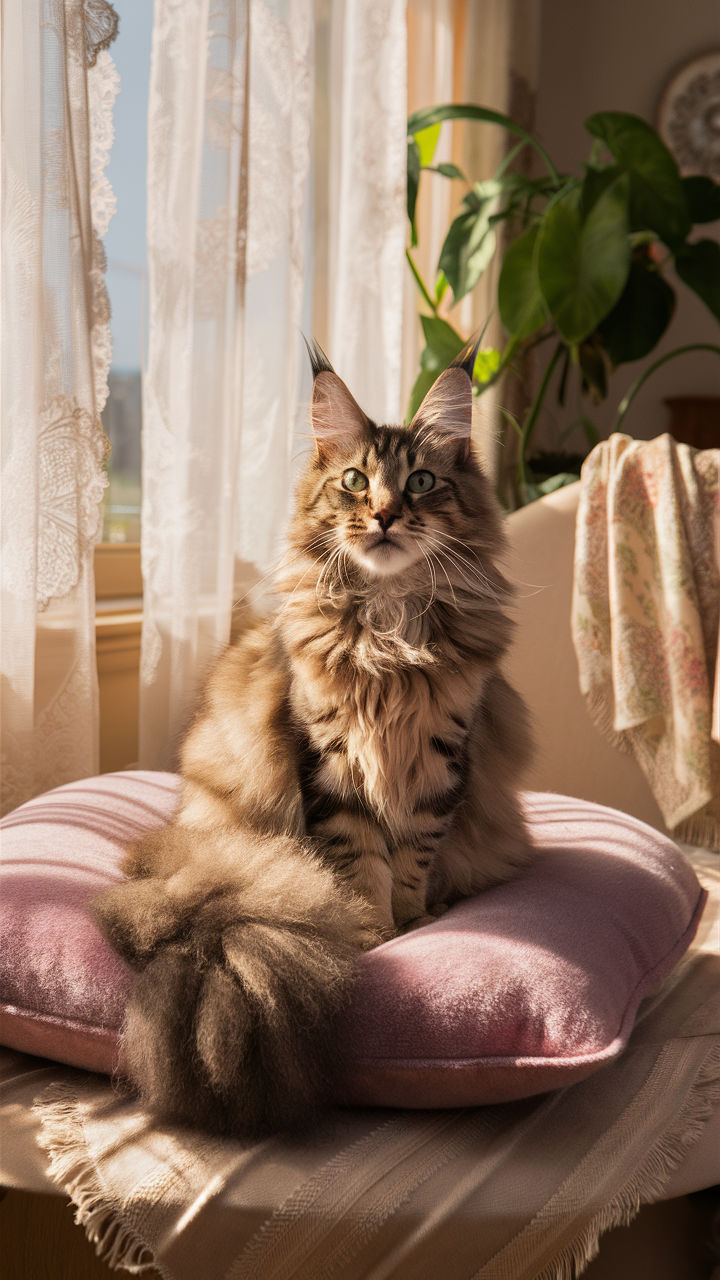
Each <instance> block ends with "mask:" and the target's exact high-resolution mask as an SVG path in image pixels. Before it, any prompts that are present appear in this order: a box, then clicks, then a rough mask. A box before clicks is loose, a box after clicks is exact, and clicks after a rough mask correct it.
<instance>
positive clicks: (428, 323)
mask: <svg viewBox="0 0 720 1280" xmlns="http://www.w3.org/2000/svg"><path fill="white" fill-rule="evenodd" d="M420 323H421V325H422V327H423V333H424V335H425V342H426V343H427V346H426V348H425V350H424V351H423V353H422V356H421V357H420V363H421V365H422V367H423V369H434V370H435V373H436V374H438V373H442V371H443V369H447V367H448V365H449V364H451V363H452V361H453V360H454V359H455V357H456V356H457V355H459V354H460V352H461V351H462V349H463V347H464V346H465V339H464V338H463V337H461V336H460V334H459V333H458V332H457V330H456V329H453V327H452V325H451V324H448V322H447V320H442V319H441V318H440V316H421V317H420Z"/></svg>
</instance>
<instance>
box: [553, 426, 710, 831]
mask: <svg viewBox="0 0 720 1280" xmlns="http://www.w3.org/2000/svg"><path fill="white" fill-rule="evenodd" d="M719 516H720V449H706V450H703V451H698V450H695V449H691V448H690V447H689V446H687V445H682V444H677V443H676V442H675V441H674V440H673V439H672V437H671V436H669V435H663V436H659V437H658V438H657V439H656V440H650V441H647V442H644V441H633V440H631V439H630V438H629V437H628V436H624V435H614V436H612V437H611V438H610V440H608V441H607V442H606V443H603V444H600V445H598V446H597V448H595V449H594V450H593V452H592V453H591V454H590V456H589V458H588V459H587V461H586V462H585V465H584V466H583V471H582V489H581V496H580V503H579V508H578V518H577V532H576V542H575V580H574V595H573V607H572V631H573V640H574V644H575V650H576V653H577V657H578V664H579V670H580V688H581V689H582V692H583V694H584V695H585V698H586V701H587V705H588V708H589V711H590V714H591V716H592V718H593V720H594V722H595V723H596V725H597V726H598V728H599V729H600V730H601V731H602V732H603V733H604V734H605V735H606V736H608V737H609V738H610V739H611V740H612V741H614V743H615V744H616V746H618V747H619V748H620V749H621V750H625V751H632V752H633V754H634V755H635V757H636V759H637V760H638V763H639V764H640V766H641V767H642V769H643V771H644V773H645V775H646V777H647V779H648V782H649V784H650V787H651V789H652V792H653V795H654V796H655V799H656V801H657V803H658V806H659V808H660V811H661V813H662V815H663V818H664V820H665V822H666V824H667V826H668V829H669V830H670V831H672V832H673V834H674V835H675V836H676V837H677V838H678V839H682V840H687V841H690V842H692V843H695V844H698V845H702V846H704V847H706V848H712V849H715V850H718V851H720V745H719V744H720V674H719V672H718V619H719V614H720V576H719V569H718V565H719V564H720V545H719V540H720V518H719Z"/></svg>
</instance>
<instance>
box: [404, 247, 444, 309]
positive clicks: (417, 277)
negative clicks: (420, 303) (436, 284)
mask: <svg viewBox="0 0 720 1280" xmlns="http://www.w3.org/2000/svg"><path fill="white" fill-rule="evenodd" d="M405 257H406V258H407V260H408V262H409V263H410V270H411V271H412V273H413V275H414V277H415V283H416V285H417V287H418V289H419V290H420V292H421V294H422V296H423V298H424V299H425V301H426V302H427V304H428V306H429V308H430V310H431V311H432V313H433V315H435V316H436V315H437V312H438V304H437V303H436V302H434V301H433V299H432V298H431V296H430V293H429V292H428V288H427V285H426V284H425V281H424V280H423V278H422V276H421V275H420V272H419V271H418V268H417V267H416V265H415V263H414V262H413V258H412V254H411V253H410V250H409V249H406V250H405Z"/></svg>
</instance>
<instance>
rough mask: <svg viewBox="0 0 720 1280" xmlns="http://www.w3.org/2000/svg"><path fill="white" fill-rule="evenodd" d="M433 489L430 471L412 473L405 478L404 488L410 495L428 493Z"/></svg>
mask: <svg viewBox="0 0 720 1280" xmlns="http://www.w3.org/2000/svg"><path fill="white" fill-rule="evenodd" d="M434 487H435V477H434V475H433V473H432V471H413V472H412V474H411V475H409V476H408V478H407V485H406V488H408V489H409V490H410V492H411V493H429V492H430V490H431V489H433V488H434Z"/></svg>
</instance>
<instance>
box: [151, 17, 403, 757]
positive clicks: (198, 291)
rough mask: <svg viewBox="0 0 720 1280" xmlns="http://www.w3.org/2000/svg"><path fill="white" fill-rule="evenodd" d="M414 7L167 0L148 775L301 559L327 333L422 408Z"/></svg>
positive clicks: (387, 387)
mask: <svg viewBox="0 0 720 1280" xmlns="http://www.w3.org/2000/svg"><path fill="white" fill-rule="evenodd" d="M405 58H406V33H405V5H404V3H403V2H402V0H388V2H387V3H386V4H383V5H378V4H377V3H374V0H347V3H344V4H342V5H337V4H330V3H329V2H326V0H318V2H317V4H315V3H313V0H272V2H271V0H214V2H213V4H212V6H210V5H209V4H208V3H207V2H206V3H204V4H197V5H185V4H181V3H178V0H155V26H154V34H153V50H152V67H151V87H150V108H149V124H148V129H149V155H148V254H149V259H148V260H149V273H150V339H149V355H148V369H147V375H146V377H145V380H144V390H143V417H144V427H143V433H144V434H143V513H142V518H143V575H144V581H145V600H144V623H143V648H142V664H141V704H140V759H141V763H142V764H143V765H144V766H146V767H162V766H166V765H168V764H171V763H172V761H173V753H174V749H175V746H176V743H177V738H178V735H179V733H180V732H181V730H182V728H183V727H184V725H185V723H186V721H187V717H188V715H189V712H190V708H191V706H192V702H193V699H194V696H195V693H196V689H197V683H198V680H199V678H200V677H201V675H202V673H203V671H204V670H205V669H206V667H207V665H208V663H209V662H210V661H211V660H212V658H213V657H214V656H215V654H216V653H217V652H218V651H219V650H220V649H221V647H222V646H223V645H224V644H225V643H226V641H227V639H228V637H229V634H230V628H231V614H232V606H233V602H234V601H236V600H237V599H238V598H239V597H242V596H243V595H244V594H245V593H246V591H247V590H248V589H249V587H250V586H251V585H252V584H253V582H257V581H258V580H262V579H263V578H264V577H266V576H267V575H268V574H269V572H270V570H271V569H272V566H273V564H274V563H275V562H276V561H277V559H278V557H279V556H280V555H281V551H282V539H283V534H284V530H285V525H286V521H287V516H288V512H289V507H290V502H291V499H292V490H293V484H294V479H295V475H296V472H297V467H298V464H299V457H300V455H301V454H302V453H303V451H304V450H305V449H307V448H308V447H309V446H308V441H307V439H306V434H307V426H306V421H305V414H306V409H305V406H306V404H307V400H308V398H309V392H310V380H309V371H308V368H307V358H306V356H305V353H304V349H303V347H302V342H301V339H300V333H301V331H304V332H305V333H307V334H311V333H314V334H315V335H316V336H317V337H318V338H319V339H320V341H322V342H323V343H324V344H325V345H326V347H327V350H328V354H329V355H330V357H331V359H332V360H333V362H334V364H335V366H336V368H337V369H338V372H340V373H341V375H342V376H343V377H345V378H346V379H347V380H348V381H349V382H351V384H352V386H353V388H354V389H355V391H356V394H357V395H358V397H359V398H360V399H361V400H362V401H363V403H364V405H365V406H366V407H367V409H368V410H369V411H370V412H372V413H374V414H376V415H377V416H379V417H381V418H386V419H387V418H393V417H397V415H398V413H399V411H400V405H401V333H402V291H403V273H404V271H405V265H404V259H403V249H404V237H405V225H404V220H405V178H404V167H405V160H404V155H405V118H406V80H405V75H406V62H405Z"/></svg>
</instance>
